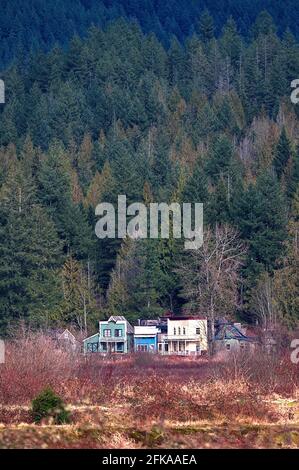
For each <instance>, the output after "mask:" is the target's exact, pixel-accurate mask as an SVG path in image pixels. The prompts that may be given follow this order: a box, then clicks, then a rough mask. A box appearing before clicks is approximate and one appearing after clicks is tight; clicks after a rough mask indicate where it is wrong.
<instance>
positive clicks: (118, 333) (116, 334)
mask: <svg viewBox="0 0 299 470" xmlns="http://www.w3.org/2000/svg"><path fill="white" fill-rule="evenodd" d="M122 335H123V332H122V330H121V329H117V330H115V336H116V338H120V337H121V336H122Z"/></svg>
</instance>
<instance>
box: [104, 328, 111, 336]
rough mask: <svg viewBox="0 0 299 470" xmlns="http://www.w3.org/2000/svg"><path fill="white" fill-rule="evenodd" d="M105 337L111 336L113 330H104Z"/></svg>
mask: <svg viewBox="0 0 299 470" xmlns="http://www.w3.org/2000/svg"><path fill="white" fill-rule="evenodd" d="M104 336H106V337H107V336H111V330H110V329H104Z"/></svg>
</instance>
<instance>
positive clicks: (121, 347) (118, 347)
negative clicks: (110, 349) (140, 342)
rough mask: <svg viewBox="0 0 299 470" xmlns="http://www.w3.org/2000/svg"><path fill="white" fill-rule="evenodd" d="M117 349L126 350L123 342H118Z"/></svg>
mask: <svg viewBox="0 0 299 470" xmlns="http://www.w3.org/2000/svg"><path fill="white" fill-rule="evenodd" d="M116 351H117V352H123V351H124V345H123V343H116Z"/></svg>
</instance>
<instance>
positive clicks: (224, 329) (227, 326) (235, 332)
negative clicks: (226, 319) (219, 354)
mask: <svg viewBox="0 0 299 470" xmlns="http://www.w3.org/2000/svg"><path fill="white" fill-rule="evenodd" d="M225 339H226V340H229V339H235V340H238V341H249V342H250V341H251V342H252V341H255V338H251V337H249V336H246V335H244V334H243V333H242V332H241V331H240V330H239V328H237V327H236V325H234V324H233V323H222V324H219V325H218V329H217V331H216V334H215V340H225Z"/></svg>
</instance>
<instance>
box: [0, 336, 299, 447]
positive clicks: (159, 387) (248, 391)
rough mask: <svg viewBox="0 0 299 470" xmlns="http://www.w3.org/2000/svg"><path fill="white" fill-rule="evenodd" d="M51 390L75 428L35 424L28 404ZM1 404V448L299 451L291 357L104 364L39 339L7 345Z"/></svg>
mask: <svg viewBox="0 0 299 470" xmlns="http://www.w3.org/2000/svg"><path fill="white" fill-rule="evenodd" d="M20 341H21V343H20ZM22 341H23V342H22ZM20 345H21V346H22V347H20ZM46 386H51V387H52V388H53V390H55V392H56V393H58V394H59V395H60V396H61V397H62V398H63V399H64V401H65V403H66V405H67V407H68V409H69V410H70V412H71V423H70V424H68V425H61V426H56V425H54V424H53V423H52V422H51V420H45V421H44V422H42V423H41V424H40V425H36V424H34V423H33V420H32V415H31V409H30V406H31V400H32V399H33V398H34V397H35V396H36V395H37V394H38V393H39V392H40V391H41V390H42V389H43V388H44V387H46ZM0 402H1V406H0V448H159V447H161V448H298V447H299V374H298V366H296V365H294V364H292V363H291V361H290V359H289V356H288V354H281V355H277V356H265V355H261V354H256V355H255V356H243V357H233V356H231V357H230V358H229V359H226V358H219V357H216V358H213V359H208V358H205V359H204V358H201V359H200V358H199V359H189V358H184V357H167V358H166V357H161V356H148V355H136V356H134V355H132V356H126V357H124V358H122V359H119V360H108V359H102V358H99V357H94V356H93V357H89V358H84V357H83V356H82V355H78V356H71V355H69V354H67V353H65V352H62V351H60V350H57V349H55V348H53V344H52V343H51V342H50V341H49V340H47V339H45V338H43V337H42V336H39V337H38V336H35V337H30V338H26V339H23V340H19V341H18V342H12V343H11V344H9V345H8V346H7V354H6V362H5V364H2V365H1V366H0Z"/></svg>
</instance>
